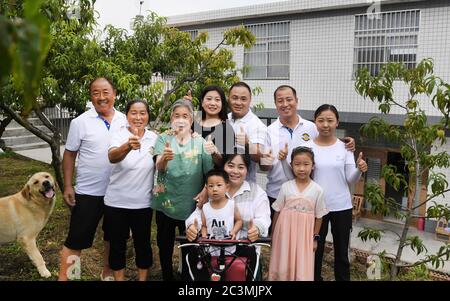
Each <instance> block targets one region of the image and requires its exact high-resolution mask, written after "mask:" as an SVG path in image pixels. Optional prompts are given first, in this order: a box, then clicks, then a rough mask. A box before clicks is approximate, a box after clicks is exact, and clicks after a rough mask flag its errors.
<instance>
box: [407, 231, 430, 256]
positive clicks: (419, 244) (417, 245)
mask: <svg viewBox="0 0 450 301" xmlns="http://www.w3.org/2000/svg"><path fill="white" fill-rule="evenodd" d="M406 246H410V247H411V250H413V251H414V252H415V253H416V254H417V255H419V254H420V253H423V252H425V253H427V252H428V249H427V247H426V246H425V245H424V244H423V241H422V240H421V239H420V238H419V237H418V236H408V237H407V238H406V240H405V241H404V243H403V247H406Z"/></svg>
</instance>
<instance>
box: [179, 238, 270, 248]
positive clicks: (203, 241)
mask: <svg viewBox="0 0 450 301" xmlns="http://www.w3.org/2000/svg"><path fill="white" fill-rule="evenodd" d="M175 240H176V241H179V242H180V244H181V245H180V246H179V247H187V246H199V245H213V246H221V245H225V246H227V245H243V246H266V247H270V244H269V243H270V242H271V241H272V239H271V238H270V237H260V238H259V239H257V240H255V241H254V242H251V241H250V240H248V239H209V238H202V237H199V238H197V239H196V240H195V241H194V242H188V240H187V238H186V237H185V236H176V237H175ZM185 242H186V243H185Z"/></svg>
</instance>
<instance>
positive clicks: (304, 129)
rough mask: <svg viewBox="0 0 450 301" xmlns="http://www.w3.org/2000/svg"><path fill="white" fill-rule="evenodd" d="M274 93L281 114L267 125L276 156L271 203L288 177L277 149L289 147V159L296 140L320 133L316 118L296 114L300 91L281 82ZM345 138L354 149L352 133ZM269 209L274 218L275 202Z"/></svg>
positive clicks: (269, 145)
mask: <svg viewBox="0 0 450 301" xmlns="http://www.w3.org/2000/svg"><path fill="white" fill-rule="evenodd" d="M273 97H274V101H275V107H276V110H277V112H278V115H279V117H278V118H277V120H276V121H275V122H273V123H272V124H271V125H270V126H269V127H268V129H267V133H268V135H267V148H268V149H271V150H272V153H273V155H274V157H275V159H274V161H273V164H272V166H271V167H269V168H266V169H268V170H270V171H269V173H268V176H267V179H268V182H267V188H266V191H267V195H268V197H269V201H270V205H272V203H273V202H274V201H275V200H276V198H277V197H278V193H279V192H280V188H281V185H283V183H285V182H287V181H288V180H289V179H288V178H287V177H286V175H285V173H284V171H283V168H282V166H281V162H280V161H279V160H278V153H279V152H280V151H287V153H288V158H289V161H290V155H291V152H292V149H293V147H292V142H293V141H295V144H296V145H297V146H298V145H302V144H304V143H306V142H308V141H311V140H314V139H315V138H316V137H317V136H318V135H319V132H318V131H317V128H316V125H315V124H314V123H313V122H311V121H309V120H306V119H303V118H301V117H300V115H298V114H297V110H298V98H297V91H296V90H295V89H294V88H293V87H291V86H289V85H281V86H279V87H278V88H277V89H276V90H275V92H274V93H273ZM344 139H345V140H348V141H349V142H348V143H347V144H346V148H347V149H350V150H354V147H355V143H354V139H353V138H350V137H345V138H344ZM270 209H271V217H272V218H273V214H274V211H273V209H272V206H271V207H270ZM270 230H271V229H270Z"/></svg>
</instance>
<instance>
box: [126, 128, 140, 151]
mask: <svg viewBox="0 0 450 301" xmlns="http://www.w3.org/2000/svg"><path fill="white" fill-rule="evenodd" d="M131 132H132V133H133V135H131V136H130V137H129V138H128V147H129V148H130V149H139V150H140V149H141V139H140V138H139V130H138V129H137V128H132V129H131Z"/></svg>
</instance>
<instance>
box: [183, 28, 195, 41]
mask: <svg viewBox="0 0 450 301" xmlns="http://www.w3.org/2000/svg"><path fill="white" fill-rule="evenodd" d="M184 32H187V33H188V34H190V35H191V40H192V41H193V40H195V38H196V37H197V36H198V30H184Z"/></svg>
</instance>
